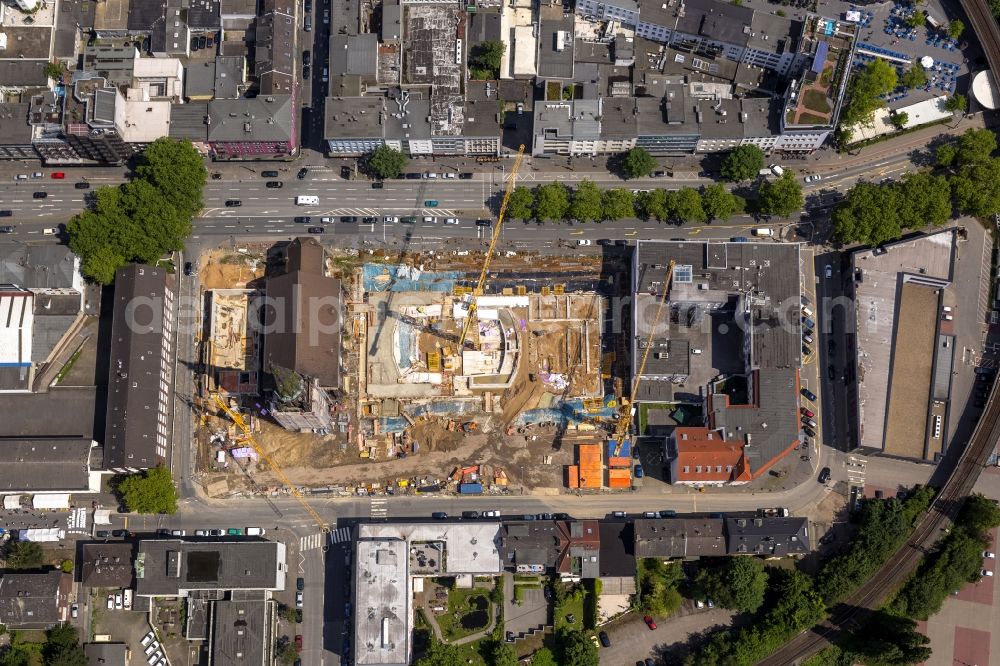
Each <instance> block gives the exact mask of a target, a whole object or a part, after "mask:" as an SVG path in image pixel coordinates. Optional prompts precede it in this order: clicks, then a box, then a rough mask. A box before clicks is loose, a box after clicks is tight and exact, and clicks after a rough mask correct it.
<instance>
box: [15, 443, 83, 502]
mask: <svg viewBox="0 0 1000 666" xmlns="http://www.w3.org/2000/svg"><path fill="white" fill-rule="evenodd" d="M96 445H97V444H96V443H95V442H94V441H93V440H91V439H89V438H84V437H59V438H44V439H43V438H37V439H22V438H6V437H3V438H0V492H4V493H17V492H25V493H31V492H55V491H60V492H89V491H90V453H91V451H92V450H93V448H94V447H95V446H96Z"/></svg>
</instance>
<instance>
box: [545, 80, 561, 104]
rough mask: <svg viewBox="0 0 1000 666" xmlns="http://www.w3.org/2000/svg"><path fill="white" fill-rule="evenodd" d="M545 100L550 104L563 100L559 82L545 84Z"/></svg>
mask: <svg viewBox="0 0 1000 666" xmlns="http://www.w3.org/2000/svg"><path fill="white" fill-rule="evenodd" d="M545 99H546V100H547V101H549V102H554V101H558V100H561V99H562V86H561V85H559V82H558V81H549V82H548V83H546V84H545Z"/></svg>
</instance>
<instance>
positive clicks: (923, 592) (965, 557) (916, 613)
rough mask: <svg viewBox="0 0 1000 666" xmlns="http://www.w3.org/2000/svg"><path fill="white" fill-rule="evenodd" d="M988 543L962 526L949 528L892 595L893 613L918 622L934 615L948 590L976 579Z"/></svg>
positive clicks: (946, 595)
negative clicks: (912, 574)
mask: <svg viewBox="0 0 1000 666" xmlns="http://www.w3.org/2000/svg"><path fill="white" fill-rule="evenodd" d="M988 544H989V542H988V541H987V539H986V538H984V537H983V536H982V535H978V534H973V533H971V532H970V531H969V530H968V529H966V528H964V527H961V526H959V527H956V528H955V529H953V530H952V531H951V532H950V533H949V534H948V535H947V536H945V537H944V538H943V539H942V540H941V543H939V544H938V548H937V550H936V551H934V552H933V553H931V554H930V555H929V556H928V557H927V558H926V559H925V560H924V561H923V562H921V564H920V566H919V568H918V569H917V571H916V573H915V574H914V576H913V577H911V578H910V579H909V580H908V581H907V582H906V584H905V585H903V588H902V589H901V590H900V591H899V592H898V593H897V594H896V597H895V599H893V602H892V610H893V612H894V613H896V614H898V615H903V616H906V617H910V618H915V619H918V620H926V619H927V618H929V617H930V616H931V615H934V614H936V613H937V612H938V611H939V610H941V605H942V604H943V603H944V600H945V599H947V598H948V595H949V594H951V592H952V591H954V590H960V589H962V587H964V586H965V585H966V584H967V583H972V582H975V581H977V580H979V572H980V569H981V568H982V564H983V559H982V553H983V550H985V549H986V547H987V546H988Z"/></svg>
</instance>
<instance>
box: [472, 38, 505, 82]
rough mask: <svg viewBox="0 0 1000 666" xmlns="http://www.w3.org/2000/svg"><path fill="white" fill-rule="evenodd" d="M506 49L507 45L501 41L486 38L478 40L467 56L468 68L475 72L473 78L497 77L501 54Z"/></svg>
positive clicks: (498, 75)
mask: <svg viewBox="0 0 1000 666" xmlns="http://www.w3.org/2000/svg"><path fill="white" fill-rule="evenodd" d="M506 50H507V45H506V44H504V43H503V42H501V41H496V40H487V41H485V42H480V43H479V45H478V46H476V47H474V48H473V49H472V52H471V54H470V57H469V68H470V69H471V70H472V71H473V73H474V74H475V75H474V76H473V78H475V79H480V80H482V79H487V78H492V79H499V78H500V62H501V61H502V60H503V54H504V52H505V51H506Z"/></svg>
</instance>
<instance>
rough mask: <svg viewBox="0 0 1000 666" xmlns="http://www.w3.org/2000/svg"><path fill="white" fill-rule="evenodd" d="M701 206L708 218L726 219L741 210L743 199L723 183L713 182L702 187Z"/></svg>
mask: <svg viewBox="0 0 1000 666" xmlns="http://www.w3.org/2000/svg"><path fill="white" fill-rule="evenodd" d="M701 207H702V209H703V210H704V212H705V216H706V217H707V218H708V219H709V220H721V221H726V220H728V219H729V218H730V217H732V216H733V215H735V214H736V213H739V212H741V211H742V210H743V200H742V199H740V197H738V196H736V195H735V194H733V193H732V192H730V191H729V190H727V189H726V187H725V185H723V184H721V183H713V184H712V185H707V186H705V187H703V188H702V190H701Z"/></svg>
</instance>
